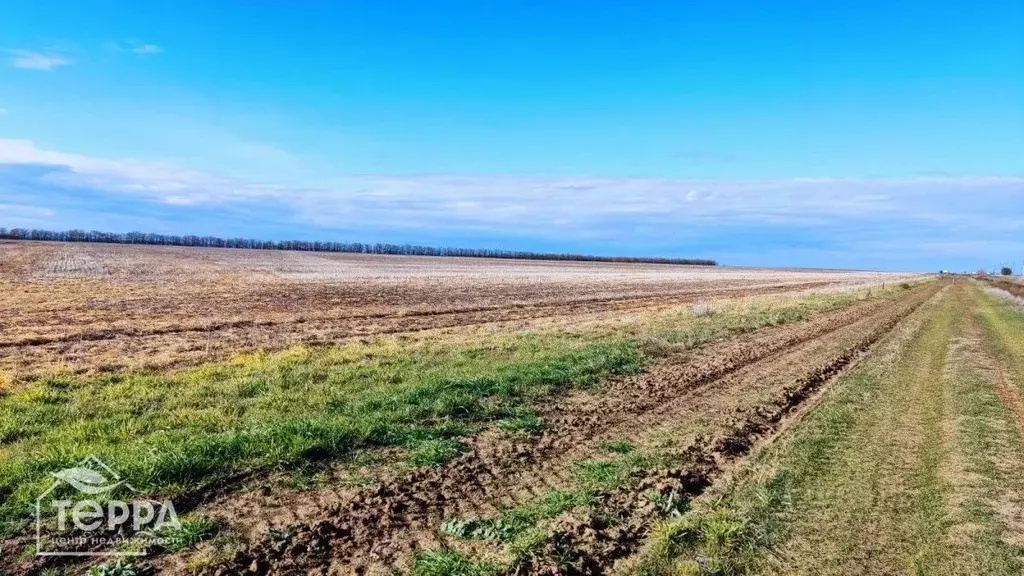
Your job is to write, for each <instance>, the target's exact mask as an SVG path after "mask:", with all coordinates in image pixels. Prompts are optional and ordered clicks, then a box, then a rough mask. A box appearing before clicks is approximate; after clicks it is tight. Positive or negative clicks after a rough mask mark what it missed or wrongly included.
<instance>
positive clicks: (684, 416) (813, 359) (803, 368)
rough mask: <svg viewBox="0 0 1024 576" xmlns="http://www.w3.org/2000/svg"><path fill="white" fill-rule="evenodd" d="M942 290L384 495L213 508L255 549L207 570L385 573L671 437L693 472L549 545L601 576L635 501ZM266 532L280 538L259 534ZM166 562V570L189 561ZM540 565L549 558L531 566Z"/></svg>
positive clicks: (687, 369)
mask: <svg viewBox="0 0 1024 576" xmlns="http://www.w3.org/2000/svg"><path fill="white" fill-rule="evenodd" d="M937 289H938V288H937V286H935V285H926V286H924V287H921V288H918V289H915V290H913V291H911V292H909V293H908V294H907V296H906V297H904V298H903V299H902V300H901V301H899V302H896V303H882V302H869V303H865V304H862V305H859V306H857V307H854V308H852V309H846V310H842V311H837V312H832V313H827V314H823V315H821V316H819V317H816V318H814V319H811V320H809V321H806V322H803V323H799V324H795V325H790V326H782V327H775V328H769V329H764V330H761V331H758V332H757V333H755V334H752V335H749V336H747V337H743V338H740V339H737V340H735V341H730V342H723V343H719V344H715V345H711V346H708V347H705V348H703V349H701V350H698V351H696V352H692V353H686V354H675V355H672V356H670V357H668V358H666V359H664V360H662V361H660V362H659V363H657V364H656V365H654V366H653V367H651V369H649V370H648V371H647V372H646V373H644V374H642V375H638V376H629V377H619V378H615V379H613V380H611V381H609V382H607V383H606V384H604V385H603V386H602V387H601V388H600V390H599V391H595V392H581V393H578V394H573V395H571V396H570V397H568V398H566V399H564V400H562V401H560V402H558V403H556V404H555V405H553V406H551V407H550V408H548V409H547V410H545V411H544V412H543V414H542V417H543V420H544V422H545V425H546V426H545V429H544V431H543V432H542V433H541V434H539V435H538V436H537V437H536V438H535V439H533V441H529V442H527V441H520V440H515V439H513V438H509V437H507V436H503V435H500V434H496V433H485V434H482V435H481V436H479V437H478V438H476V439H474V440H473V441H472V442H471V445H470V449H469V451H468V452H467V453H465V454H463V455H462V456H461V457H459V458H457V459H456V460H454V461H452V462H450V463H449V464H447V465H445V466H443V467H440V468H431V469H418V470H414V471H411V472H409V473H407V474H404V475H402V476H400V477H398V478H395V479H393V480H391V481H388V482H385V483H383V484H381V485H378V486H374V487H369V488H365V489H361V490H357V491H354V492H353V491H351V490H344V491H338V492H332V491H324V492H321V493H317V494H314V495H311V494H309V493H297V494H292V495H287V494H280V493H278V494H276V495H273V496H271V497H269V498H268V497H266V496H261V495H259V494H248V495H244V496H241V497H231V498H228V499H226V500H223V501H220V502H213V503H210V505H209V506H207V507H206V509H204V513H211V514H213V515H220V516H222V517H226V518H229V519H230V520H231V523H232V524H233V525H235V526H246V527H250V528H251V529H252V531H251V532H250V536H251V537H253V543H252V544H251V545H250V546H248V547H247V548H246V549H243V550H242V551H240V552H238V553H237V554H236V555H235V556H234V557H233V558H232V559H231V560H230V561H229V562H227V563H226V564H223V565H220V566H216V567H210V568H208V569H207V570H206V573H209V574H235V573H251V574H268V573H274V574H328V573H330V574H361V573H386V572H387V571H388V570H390V569H391V567H393V566H401V565H404V564H406V563H407V562H408V561H409V559H410V557H411V554H412V553H413V552H415V551H416V550H421V549H425V548H432V547H436V546H439V545H446V544H450V545H456V546H457V545H459V543H457V542H449V541H447V539H446V538H445V537H443V536H440V535H438V533H437V528H438V527H439V526H440V524H441V523H442V522H443V521H444V520H445V519H449V518H453V517H463V516H479V515H488V514H493V513H495V512H496V511H497V507H498V506H499V505H514V504H515V503H517V502H522V501H524V500H526V499H528V498H530V497H532V496H535V495H537V494H540V493H543V492H545V491H546V490H548V489H550V488H557V487H561V486H567V485H570V484H571V483H572V476H571V463H572V462H574V461H578V460H580V459H583V458H587V457H590V456H593V455H595V454H596V453H597V452H598V448H597V446H598V444H599V443H600V442H601V441H604V440H618V439H629V440H631V441H634V442H635V443H638V444H641V445H642V444H644V443H651V442H656V441H658V438H665V437H673V438H676V439H677V442H676V444H675V446H676V448H675V449H676V450H677V451H678V454H679V457H680V461H681V462H687V464H685V465H681V467H679V468H674V469H667V470H658V471H654V472H651V473H650V474H648V475H647V476H646V477H644V478H638V479H636V482H635V483H634V484H633V486H632V487H631V489H630V490H623V491H618V492H615V493H612V494H609V495H607V496H606V501H605V502H604V503H603V504H604V506H603V507H604V508H605V509H607V510H609V511H612V512H613V513H614V514H615V515H617V516H618V520H619V521H618V522H616V523H614V525H602V524H601V522H603V520H601V519H600V518H587V519H586V520H585V521H584V522H583V523H582V524H580V523H579V522H571V521H570V522H568V523H567V524H565V525H564V526H560V527H558V529H556V534H555V538H554V540H553V542H554V543H555V544H556V545H557V547H558V548H559V554H560V555H561V556H562V557H563V560H564V559H566V558H569V557H570V556H572V555H573V554H575V555H576V558H575V560H573V561H572V562H569V564H571V565H573V566H576V569H575V571H576V572H579V573H588V574H592V573H601V572H603V570H605V569H607V568H608V567H610V566H611V565H612V564H613V562H614V561H615V560H616V559H618V558H622V557H624V556H628V555H629V554H631V553H632V552H633V551H635V550H636V547H637V546H638V545H639V543H640V542H641V540H642V537H643V535H644V533H645V530H646V527H647V525H648V524H647V523H648V522H649V521H650V520H651V518H650V509H649V508H650V504H649V502H646V500H644V499H642V498H641V497H640V495H641V494H642V493H643V492H644V491H645V490H648V489H655V490H659V491H661V492H663V493H668V492H674V493H676V494H684V495H692V494H694V493H697V492H699V491H701V490H703V488H704V487H705V486H706V485H707V484H708V482H709V480H710V477H712V476H714V475H715V474H717V473H719V472H720V470H721V469H722V467H723V466H724V465H725V463H726V462H728V461H729V460H731V459H734V458H738V457H740V456H742V455H743V454H745V453H746V452H747V451H748V450H749V448H750V446H751V445H752V443H753V442H754V441H755V440H756V439H757V438H759V437H762V436H764V435H766V434H769V433H770V432H771V431H772V429H773V428H774V427H776V426H778V424H779V422H780V421H781V420H782V419H783V417H784V416H785V415H786V414H788V413H789V412H791V411H792V410H793V409H794V407H796V406H799V405H800V404H801V402H803V401H804V400H805V399H806V398H807V397H808V396H810V395H812V394H813V393H814V392H815V391H816V390H817V389H818V388H819V387H821V386H822V385H823V384H824V383H825V382H827V381H828V380H829V379H830V378H832V377H833V376H834V375H835V374H836V373H838V372H839V371H840V370H842V369H843V367H845V366H846V365H848V364H849V363H850V362H851V361H853V360H854V359H855V358H857V357H858V356H859V355H860V354H862V353H863V352H864V351H866V350H867V349H868V347H870V346H871V345H872V344H873V343H874V342H876V341H877V340H878V339H879V338H881V337H882V336H884V335H885V334H886V333H887V332H888V331H889V330H891V329H892V328H893V327H894V326H895V325H896V324H897V323H898V322H899V321H900V320H901V319H902V318H904V317H905V316H906V315H908V314H910V313H911V312H912V311H913V310H915V309H916V308H917V307H918V306H920V304H921V303H923V302H924V301H925V300H926V299H928V298H929V297H931V296H932V295H934V293H935V291H936V290H937ZM268 526H274V527H277V528H280V529H282V530H283V531H282V532H281V533H280V534H284V535H285V536H284V537H280V538H275V539H270V538H267V537H265V536H259V535H260V534H266V528H267V527H268ZM567 551H571V553H570V552H567ZM567 554H568V556H567ZM159 562H160V566H161V568H163V569H164V570H167V571H172V572H173V571H176V570H179V569H180V566H181V565H180V564H177V563H176V562H175V561H173V560H168V559H163V560H160V561H159ZM176 566H177V567H178V568H175V567H176ZM546 568H550V566H545V565H543V561H542V562H541V563H540V564H538V565H536V566H533V567H531V568H530V569H531V570H533V571H540V572H543V571H544V570H545V569H546ZM562 569H563V570H565V567H564V566H563V568H562Z"/></svg>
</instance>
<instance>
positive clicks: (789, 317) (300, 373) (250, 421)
mask: <svg viewBox="0 0 1024 576" xmlns="http://www.w3.org/2000/svg"><path fill="white" fill-rule="evenodd" d="M896 292H899V288H894V289H893V290H891V291H890V292H881V291H878V290H876V291H875V296H888V295H889V294H890V293H896ZM862 298H864V295H863V294H837V295H817V296H809V297H805V298H800V299H785V300H781V301H780V300H752V301H748V302H746V303H743V304H742V305H724V306H721V307H719V308H717V309H715V311H714V313H712V314H707V313H704V312H703V311H702V313H701V315H699V316H698V315H696V314H694V313H692V311H689V309H686V310H683V311H680V310H675V311H661V312H659V313H658V314H655V315H653V316H651V317H650V318H648V317H641V318H639V319H638V320H637V321H636V324H635V326H634V330H633V331H625V335H623V333H622V332H621V331H619V330H618V329H616V330H603V329H600V327H595V328H591V329H589V330H587V331H577V332H568V331H550V332H542V333H533V334H494V335H490V336H488V337H487V338H483V339H480V340H476V341H472V342H470V341H465V340H460V339H458V338H456V337H452V338H451V339H448V340H445V339H440V340H436V341H430V342H427V343H425V344H423V343H420V344H417V345H409V343H408V342H406V341H405V340H404V339H403V338H402V337H386V338H380V339H375V340H372V341H369V342H352V343H348V344H344V345H340V346H337V347H331V348H317V349H310V348H302V347H300V348H294V349H291V350H288V351H285V352H282V353H277V354H250V355H246V356H242V357H240V358H238V359H237V360H236V361H234V362H230V363H223V364H212V365H207V366H202V367H199V368H194V369H189V370H183V371H176V372H171V373H120V374H111V375H103V376H69V375H52V376H48V377H44V378H41V379H39V380H38V381H35V382H32V383H30V384H27V385H25V386H22V387H18V388H16V389H13V390H6V391H4V392H2V393H0V447H2V451H0V522H2V523H3V526H2V532H3V533H7V534H11V533H14V532H17V531H19V530H21V529H22V528H23V525H24V522H25V519H26V518H28V517H30V515H31V512H30V510H31V508H30V506H31V503H32V499H33V498H34V497H35V495H36V494H38V493H39V492H40V491H41V490H42V489H43V488H44V486H45V485H46V484H47V482H48V480H49V476H48V473H49V472H52V471H54V470H59V469H61V468H66V467H69V466H72V465H74V464H76V463H77V462H79V461H80V460H82V459H83V458H84V457H86V456H87V455H90V454H93V455H96V456H98V457H99V458H100V459H102V460H103V461H105V462H106V463H107V464H109V465H110V466H111V467H112V468H114V469H116V470H118V471H119V472H120V473H121V474H122V475H123V476H124V477H126V478H130V479H131V481H132V484H133V486H135V487H136V488H139V489H140V490H142V491H143V492H146V493H151V494H152V493H162V494H169V495H175V494H181V493H185V492H189V491H192V490H195V489H196V488H199V487H202V486H204V485H208V484H210V483H213V482H216V481H218V480H222V479H224V478H225V477H227V476H229V475H231V474H234V473H238V472H240V471H250V470H267V469H273V468H293V467H296V466H301V465H302V464H304V463H308V462H313V461H318V460H326V459H337V458H344V457H347V456H348V455H351V454H353V452H354V451H357V450H360V449H364V448H369V447H374V446H407V447H409V453H410V461H411V463H412V464H414V465H434V464H438V463H441V462H443V461H444V460H445V459H446V458H450V457H452V456H454V455H455V454H457V453H458V452H459V450H460V448H461V446H460V444H459V443H458V441H457V437H459V436H463V435H466V434H469V433H471V432H473V431H474V430H475V429H476V427H478V426H479V425H480V424H481V423H485V422H489V421H493V420H498V419H505V421H506V422H508V424H507V426H510V427H512V428H516V427H522V428H524V429H528V428H530V427H533V426H535V425H536V422H534V421H531V419H530V417H529V414H528V411H529V407H530V406H532V405H533V404H534V403H535V402H537V401H538V400H539V399H541V398H546V397H549V396H551V395H553V394H557V393H558V392H559V391H560V390H562V389H564V388H565V387H566V386H579V385H588V384H592V383H594V382H596V381H598V380H599V379H600V378H602V377H603V376H605V375H607V374H610V373H616V372H632V371H637V370H640V369H641V368H642V367H643V365H644V363H645V362H646V361H647V360H648V358H649V357H650V356H651V355H652V354H657V353H658V352H657V350H658V349H659V347H658V346H652V345H651V342H652V340H656V341H659V342H663V343H664V342H667V343H668V346H676V345H683V346H686V347H689V346H696V345H699V344H701V343H705V342H708V341H710V340H714V339H717V338H722V337H726V336H729V335H734V334H739V333H744V332H749V331H752V330H756V329H757V328H760V327H762V326H767V325H775V324H783V323H787V322H794V321H798V320H801V319H804V318H806V317H808V316H810V315H812V314H814V313H817V312H821V311H824V310H830V309H835V308H839V307H843V306H848V305H850V304H852V303H854V302H856V301H857V300H858V299H862ZM524 414H525V415H524Z"/></svg>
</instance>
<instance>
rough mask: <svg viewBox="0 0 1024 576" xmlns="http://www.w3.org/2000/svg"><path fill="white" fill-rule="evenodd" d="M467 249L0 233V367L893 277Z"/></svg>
mask: <svg viewBox="0 0 1024 576" xmlns="http://www.w3.org/2000/svg"><path fill="white" fill-rule="evenodd" d="M464 260H465V259H437V258H434V259H430V258H415V257H369V256H359V255H350V256H344V255H315V254H306V253H301V254H288V253H274V252H261V251H245V250H216V249H184V248H167V247H151V246H113V245H63V244H51V243H32V242H17V243H12V242H0V371H7V372H9V376H12V377H14V378H21V379H24V378H32V377H34V376H38V375H40V374H44V373H47V372H52V371H53V370H57V369H61V370H68V371H71V372H96V371H111V370H118V369H125V368H127V369H163V368H168V367H176V366H184V365H191V364H197V363H201V362H205V361H215V360H223V359H225V358H228V357H230V356H231V355H233V354H236V353H238V352H242V351H249V350H254V349H267V350H277V349H281V348H285V347H287V346H290V345H294V344H299V343H314V344H315V343H325V342H337V341H340V340H344V339H347V338H358V337H369V336H374V335H379V334H390V333H402V332H415V331H423V330H431V329H437V328H446V327H457V326H472V325H483V324H502V323H504V324H505V325H508V326H515V325H517V323H522V322H524V321H534V320H537V319H545V318H565V319H573V318H578V317H580V316H585V315H593V314H601V313H621V314H629V313H630V312H632V311H636V310H641V309H643V310H652V309H658V308H664V307H669V306H678V305H684V304H687V303H691V302H696V301H704V300H707V299H712V298H737V297H743V296H750V295H756V294H773V293H780V292H789V291H799V290H809V289H821V288H824V287H827V286H837V287H841V286H847V285H850V284H851V283H857V282H864V281H870V280H872V279H879V278H881V279H882V280H886V279H890V280H891V281H894V282H895V281H896V279H897V278H898V277H897V276H891V277H890V276H888V275H884V274H883V275H880V274H869V273H844V272H825V271H820V272H814V271H802V272H801V271H779V270H752V269H726V268H722V269H711V270H710V271H709V270H707V269H694V268H693V267H678V266H660V267H659V266H650V265H648V266H631V265H595V264H587V263H550V262H549V263H516V262H509V261H490V260H478V261H473V262H465V261H464ZM317 270H323V271H326V272H325V273H324V274H319V273H317V272H316V271H317ZM297 278H298V279H297Z"/></svg>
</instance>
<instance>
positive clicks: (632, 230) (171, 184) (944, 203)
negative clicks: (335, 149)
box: [0, 139, 1024, 251]
mask: <svg viewBox="0 0 1024 576" xmlns="http://www.w3.org/2000/svg"><path fill="white" fill-rule="evenodd" d="M0 165H20V166H35V167H38V169H26V170H27V171H28V172H31V175H30V176H28V177H26V176H24V175H21V176H19V180H18V181H19V182H25V181H26V180H31V181H33V182H35V183H36V185H38V186H39V189H41V190H42V189H46V188H45V187H47V186H49V187H51V188H52V187H57V188H60V189H63V190H72V191H73V190H92V191H96V192H99V193H103V194H108V195H109V194H115V195H120V196H122V197H126V198H131V197H138V198H141V199H145V200H148V201H153V202H159V203H162V204H164V205H168V206H178V207H182V206H185V207H189V206H191V207H194V208H195V209H196V210H200V209H201V208H202V207H204V206H206V207H215V206H232V207H238V208H245V209H250V208H251V209H253V210H265V211H266V212H267V213H269V214H272V216H268V217H269V218H271V219H272V220H275V221H276V220H287V221H289V222H295V223H301V224H305V225H313V226H319V227H323V228H328V229H340V228H346V227H352V226H354V225H358V226H363V227H377V228H379V229H387V230H393V231H398V230H401V229H404V230H407V231H408V230H417V231H425V232H431V233H434V232H452V231H466V232H471V231H476V232H487V233H495V234H511V235H533V236H535V237H538V238H539V237H544V238H549V239H552V240H558V241H564V240H566V239H574V240H580V239H597V240H601V241H607V242H623V243H625V242H634V243H635V242H637V241H646V242H650V243H658V244H665V243H671V242H678V241H681V240H680V239H683V238H691V237H697V236H699V235H701V234H705V235H706V234H710V233H712V232H713V233H715V234H719V235H734V236H740V237H747V238H750V237H758V234H759V232H758V231H759V230H761V231H763V230H765V229H774V230H778V231H782V233H783V234H782V236H785V237H789V236H792V235H793V234H797V236H793V237H794V238H796V237H799V234H798V233H797V232H794V231H800V230H802V231H803V232H802V234H805V236H807V237H808V238H809V239H806V242H809V243H814V242H817V243H822V242H830V243H834V242H852V241H854V240H857V241H861V242H863V241H874V242H880V241H885V242H896V243H897V244H900V245H903V246H907V247H908V249H909V248H912V247H913V246H915V245H916V246H919V247H921V249H930V250H933V251H935V250H937V249H938V247H937V246H935V245H932V246H927V245H926V244H925V242H926V241H928V242H938V241H940V240H941V239H942V238H947V237H948V239H949V240H948V241H950V242H968V241H975V242H985V241H998V240H1000V239H1003V238H1010V237H1019V235H1020V232H1021V231H1022V230H1024V221H1021V220H1020V219H1018V218H1016V217H1015V216H1014V215H1016V214H1020V213H1021V212H1022V211H1024V176H1003V177H996V176H964V177H950V176H927V177H924V176H922V177H916V178H897V179H841V178H835V179H824V178H814V179H808V178H792V179H778V180H764V181H703V180H673V179H657V178H522V177H480V176H443V175H434V176H373V175H368V176H365V175H364V176H341V177H335V178H331V179H328V180H325V181H323V182H321V183H320V185H318V186H315V187H299V186H281V185H270V184H266V183H263V182H258V181H252V180H247V179H241V178H229V177H224V176H219V175H216V174H212V173H209V172H203V171H195V170H188V169H185V168H181V167H179V166H175V165H171V164H161V163H154V162H145V161H139V160H133V159H105V158H94V157H89V156H84V155H79V154H70V153H64V152H57V151H51V150H45V149H42V148H39V147H37V146H36V145H35V144H34V143H33V142H31V141H27V140H10V139H0ZM0 168H2V166H0ZM2 184H3V182H2V181H0V190H2V188H3V186H2ZM22 189H24V187H23V188H22ZM128 201H130V200H128ZM709 231H711V232H709ZM853 234H856V235H857V238H853V237H852V235H853ZM844 235H851V237H849V238H845V237H844ZM748 241H749V240H748ZM748 248H749V249H751V250H756V249H758V248H757V246H753V245H751V246H749V247H748ZM851 249H852V248H851Z"/></svg>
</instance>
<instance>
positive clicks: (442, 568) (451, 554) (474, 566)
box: [412, 549, 501, 576]
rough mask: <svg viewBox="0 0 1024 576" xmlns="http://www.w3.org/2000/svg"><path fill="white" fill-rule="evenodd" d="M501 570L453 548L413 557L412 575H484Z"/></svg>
mask: <svg viewBox="0 0 1024 576" xmlns="http://www.w3.org/2000/svg"><path fill="white" fill-rule="evenodd" d="M500 570H501V567H500V566H499V565H497V564H495V563H492V562H481V561H478V560H472V559H470V558H467V557H465V556H463V555H462V554H459V553H458V552H456V551H454V550H448V549H444V550H431V551H427V552H421V553H418V554H417V555H416V557H415V558H414V559H413V568H412V574H413V576H486V575H487V574H494V573H496V572H498V571H500Z"/></svg>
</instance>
